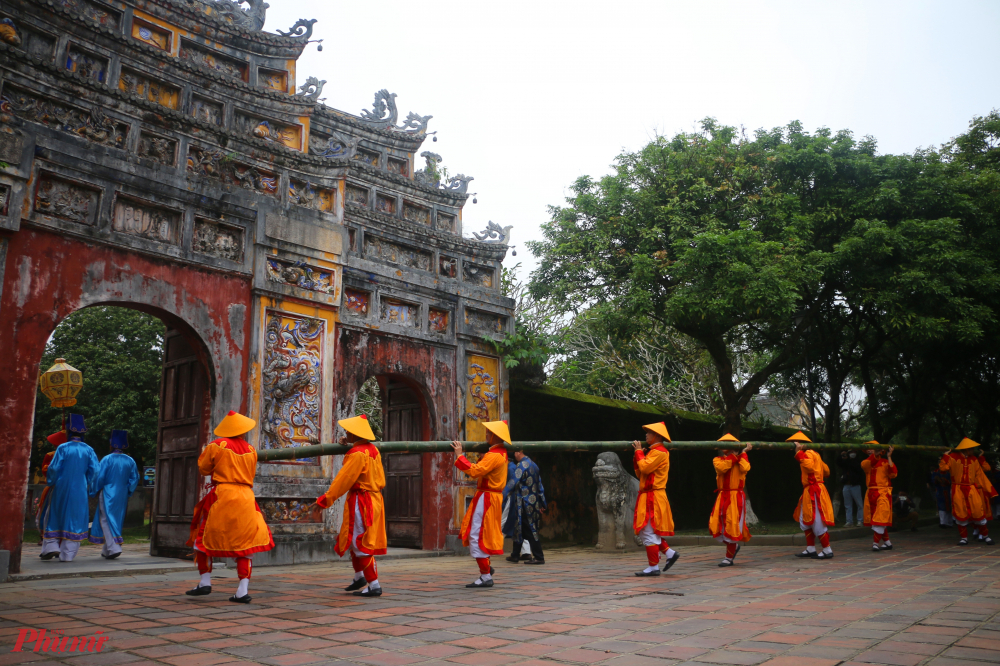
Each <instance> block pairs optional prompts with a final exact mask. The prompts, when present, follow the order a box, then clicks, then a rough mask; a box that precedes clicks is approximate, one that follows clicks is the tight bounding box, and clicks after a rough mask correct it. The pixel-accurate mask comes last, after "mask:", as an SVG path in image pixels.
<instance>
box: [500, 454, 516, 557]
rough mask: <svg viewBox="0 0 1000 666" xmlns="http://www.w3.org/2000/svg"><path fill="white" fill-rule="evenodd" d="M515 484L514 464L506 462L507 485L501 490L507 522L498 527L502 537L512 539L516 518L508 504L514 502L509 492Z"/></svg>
mask: <svg viewBox="0 0 1000 666" xmlns="http://www.w3.org/2000/svg"><path fill="white" fill-rule="evenodd" d="M516 483H517V479H516V478H514V463H513V462H511V461H508V462H507V485H506V486H504V489H503V506H504V507H506V508H507V520H506V521H505V522H504V524H503V525H501V526H500V531H501V532H503V535H504V536H507V537H511V538H513V537H514V526H515V524H516V523H517V516H515V515H514V511H511V509H512V508H513V507H512V506H511V505H510V503H511V502H512V501H514V498H513V497H511V495H510V492H511V491H512V490H514V484H516Z"/></svg>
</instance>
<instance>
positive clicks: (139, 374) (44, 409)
mask: <svg viewBox="0 0 1000 666" xmlns="http://www.w3.org/2000/svg"><path fill="white" fill-rule="evenodd" d="M164 333H165V327H164V325H163V322H161V321H160V320H159V319H157V318H156V317H153V316H150V315H147V314H144V313H142V312H138V311H136V310H130V309H127V308H121V307H91V308H85V309H83V310H79V311H77V312H74V313H73V314H71V315H70V316H68V317H67V318H66V319H64V320H63V321H62V322H61V323H60V324H59V325H58V326H57V327H56V329H55V331H54V332H53V333H52V337H51V339H50V340H49V341H48V344H47V345H46V347H45V353H44V354H43V355H42V361H41V364H40V367H41V369H42V370H43V371H44V370H45V369H46V368H48V367H49V366H51V365H52V364H53V363H54V362H55V359H56V358H57V357H62V358H65V359H66V361H67V362H68V363H69V364H70V365H72V366H74V367H75V368H77V369H79V370H80V371H81V372H82V373H83V390H81V391H80V394H79V395H78V396H77V404H76V406H74V407H70V408H68V409H67V411H68V412H73V413H77V414H82V415H83V416H84V417H85V418H86V420H87V435H86V438H85V440H86V442H87V443H88V444H90V445H91V446H92V447H94V450H95V451H96V452H97V454H98V455H99V456H104V455H106V454H107V453H108V452H109V451H110V446H109V444H108V440H109V439H110V437H111V431H112V430H128V431H129V449H128V451H127V453H128V454H129V455H131V456H132V457H133V458H135V461H136V463H137V464H138V465H139V466H140V467H141V466H142V465H143V464H147V465H151V464H153V462H154V461H155V460H156V434H157V420H158V418H159V410H160V373H161V368H162V362H163V338H164ZM61 425H62V410H61V409H56V408H53V407H52V406H50V404H49V400H48V398H46V397H45V396H43V395H42V394H41V391H39V392H38V396H37V397H36V400H35V426H34V433H35V440H36V442H37V441H39V440H40V441H42V442H44V436H45V435H47V434H49V433H52V432H55V431H56V430H58V429H59V428H60V427H61ZM35 448H36V449H37V448H38V447H35ZM33 453H34V454H35V456H37V457H38V459H39V460H38V461H40V459H41V456H38V451H33ZM33 457H34V456H33ZM38 461H35V460H33V462H35V463H36V464H37V462H38Z"/></svg>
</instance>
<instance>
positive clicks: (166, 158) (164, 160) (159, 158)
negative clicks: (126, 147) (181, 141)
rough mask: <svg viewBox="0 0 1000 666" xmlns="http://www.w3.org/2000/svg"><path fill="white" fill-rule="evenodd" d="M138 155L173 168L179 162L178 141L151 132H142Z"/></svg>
mask: <svg viewBox="0 0 1000 666" xmlns="http://www.w3.org/2000/svg"><path fill="white" fill-rule="evenodd" d="M138 154H139V157H145V158H146V159H149V160H153V161H154V162H158V163H159V164H163V165H165V166H173V165H174V164H175V163H176V162H177V141H175V140H174V139H171V138H168V137H164V136H157V135H156V134H150V133H149V132H140V133H139V151H138Z"/></svg>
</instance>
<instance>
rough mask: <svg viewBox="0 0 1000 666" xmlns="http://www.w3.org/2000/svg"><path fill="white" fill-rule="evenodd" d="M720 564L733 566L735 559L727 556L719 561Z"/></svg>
mask: <svg viewBox="0 0 1000 666" xmlns="http://www.w3.org/2000/svg"><path fill="white" fill-rule="evenodd" d="M719 566H720V567H731V566H733V561H732V560H731V559H729V558H728V557H727V558H726V559H724V560H722V561H721V562H719Z"/></svg>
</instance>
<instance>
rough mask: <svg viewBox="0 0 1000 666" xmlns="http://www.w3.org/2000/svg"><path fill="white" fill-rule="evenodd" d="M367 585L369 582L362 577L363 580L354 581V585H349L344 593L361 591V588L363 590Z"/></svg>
mask: <svg viewBox="0 0 1000 666" xmlns="http://www.w3.org/2000/svg"><path fill="white" fill-rule="evenodd" d="M367 584H368V581H367V580H365V577H364V576H362V577H361V578H359V579H357V580H356V581H354V582H353V583H351V584H350V585H348V586H347V587H345V588H344V591H345V592H353V591H354V590H360V589H361V588H363V587H364V586H365V585H367Z"/></svg>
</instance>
